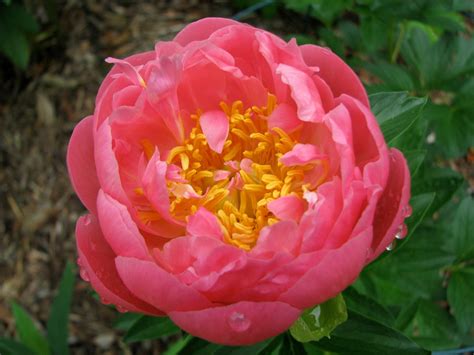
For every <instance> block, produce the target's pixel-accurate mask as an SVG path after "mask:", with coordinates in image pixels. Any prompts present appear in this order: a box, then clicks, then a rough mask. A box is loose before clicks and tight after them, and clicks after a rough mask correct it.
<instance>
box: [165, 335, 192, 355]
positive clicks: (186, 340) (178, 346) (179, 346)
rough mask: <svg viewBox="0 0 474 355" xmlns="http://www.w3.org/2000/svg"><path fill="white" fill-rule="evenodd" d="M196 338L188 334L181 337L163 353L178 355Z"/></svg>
mask: <svg viewBox="0 0 474 355" xmlns="http://www.w3.org/2000/svg"><path fill="white" fill-rule="evenodd" d="M195 339H196V338H194V337H193V336H192V335H189V334H188V335H186V336H184V337H182V338H181V339H179V340H178V341H177V342H175V343H173V344H171V346H170V347H169V348H168V349H167V350H166V351H165V352H164V353H163V355H177V354H179V353H180V351H181V350H183V349H185V348H186V346H188V344H190V343H191V342H192V341H193V340H195Z"/></svg>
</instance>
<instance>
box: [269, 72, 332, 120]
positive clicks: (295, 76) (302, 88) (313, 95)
mask: <svg viewBox="0 0 474 355" xmlns="http://www.w3.org/2000/svg"><path fill="white" fill-rule="evenodd" d="M276 73H277V74H279V75H281V80H282V81H283V82H284V83H285V84H287V85H288V86H289V87H290V91H291V97H292V98H293V100H294V102H295V103H296V107H297V108H298V110H297V112H298V118H299V119H300V120H301V121H306V122H320V121H321V119H322V117H323V116H324V113H325V112H324V109H323V106H322V102H321V97H320V96H319V92H318V90H317V88H316V85H315V84H314V82H313V80H311V77H309V76H308V75H307V74H306V73H304V72H302V71H300V70H298V69H296V68H294V67H291V66H289V65H285V64H280V65H278V67H277V69H276Z"/></svg>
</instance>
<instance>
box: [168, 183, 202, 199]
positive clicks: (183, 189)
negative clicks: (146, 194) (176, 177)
mask: <svg viewBox="0 0 474 355" xmlns="http://www.w3.org/2000/svg"><path fill="white" fill-rule="evenodd" d="M169 192H171V193H172V194H173V195H174V196H176V197H180V198H181V197H184V198H201V197H202V196H201V195H199V194H198V193H197V192H196V191H195V190H194V188H193V187H192V186H191V185H190V184H180V183H177V184H172V186H170V187H169Z"/></svg>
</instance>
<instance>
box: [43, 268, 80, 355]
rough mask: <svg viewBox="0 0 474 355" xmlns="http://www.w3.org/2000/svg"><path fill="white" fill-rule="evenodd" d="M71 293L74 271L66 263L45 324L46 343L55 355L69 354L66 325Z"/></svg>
mask: <svg viewBox="0 0 474 355" xmlns="http://www.w3.org/2000/svg"><path fill="white" fill-rule="evenodd" d="M73 291H74V271H73V267H72V264H71V263H70V262H68V263H67V264H66V267H65V268H64V272H63V275H62V277H61V282H60V283H59V289H58V293H57V295H56V297H55V298H54V301H53V305H52V306H51V312H50V314H49V318H48V324H47V328H48V342H49V344H50V346H51V350H52V353H53V354H55V355H67V354H69V348H68V342H67V339H68V323H69V311H70V309H71V301H72V293H73Z"/></svg>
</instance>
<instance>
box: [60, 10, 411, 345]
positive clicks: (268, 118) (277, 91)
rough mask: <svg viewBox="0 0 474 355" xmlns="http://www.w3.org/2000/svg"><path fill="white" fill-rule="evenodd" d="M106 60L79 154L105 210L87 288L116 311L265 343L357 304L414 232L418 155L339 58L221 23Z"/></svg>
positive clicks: (92, 212) (81, 242)
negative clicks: (339, 301)
mask: <svg viewBox="0 0 474 355" xmlns="http://www.w3.org/2000/svg"><path fill="white" fill-rule="evenodd" d="M107 62H109V63H113V64H115V65H114V67H113V68H112V70H111V71H110V73H109V74H108V75H107V77H106V78H105V80H104V81H103V83H102V85H101V87H100V89H99V92H98V94H97V99H96V108H95V112H94V114H93V115H92V116H88V117H86V118H84V119H83V120H82V121H81V122H80V123H79V124H78V125H77V127H76V128H75V130H74V133H73V135H72V137H71V141H70V143H69V148H68V155H67V162H68V167H69V174H70V176H71V181H72V184H73V186H74V189H75V190H76V192H77V194H78V196H79V198H80V199H81V201H82V202H83V203H84V205H85V206H86V207H87V209H88V210H89V214H88V215H86V216H85V217H81V218H80V219H79V220H78V222H77V228H76V237H77V247H78V253H79V265H80V267H81V275H82V277H83V278H84V279H85V280H87V281H90V283H91V284H92V287H93V288H94V289H95V290H96V291H97V292H98V294H99V295H100V296H101V298H102V300H103V302H104V303H112V304H114V305H116V306H117V308H118V309H119V310H123V311H133V312H142V313H145V314H150V315H157V316H160V315H167V316H169V317H170V318H171V319H172V320H173V321H174V322H175V323H176V324H177V325H178V326H180V327H181V328H182V329H184V330H185V331H187V332H189V333H191V334H192V335H195V336H198V337H201V338H204V339H207V340H209V341H212V342H216V343H222V344H230V345H243V344H251V343H255V342H258V341H261V340H263V339H265V338H268V337H271V336H274V335H277V334H279V333H281V332H283V331H284V330H286V329H287V328H288V327H289V326H290V325H291V324H292V323H293V322H294V321H295V320H296V319H297V318H298V316H299V315H300V314H301V312H302V310H304V309H305V308H308V307H311V306H313V305H316V304H318V303H321V302H324V301H326V300H327V299H329V298H332V297H334V296H335V295H337V294H338V293H340V292H341V291H342V290H344V289H345V288H346V287H347V286H348V285H349V284H351V283H352V282H353V281H354V280H355V279H356V278H357V276H358V274H359V273H360V271H361V270H362V268H363V267H364V265H366V264H367V263H369V262H371V261H372V260H373V259H374V258H376V257H377V256H378V255H379V254H380V253H382V252H383V251H384V250H385V248H387V247H388V246H389V245H390V243H391V242H392V241H393V239H394V237H395V236H396V235H397V233H400V231H401V230H405V229H404V228H403V221H404V218H405V217H406V215H407V209H408V208H409V207H408V200H409V197H410V176H409V172H408V168H407V164H406V162H405V159H404V157H403V155H402V154H401V153H400V152H399V151H398V150H396V149H388V148H387V145H386V143H385V141H384V138H383V136H382V133H381V131H380V128H379V126H378V125H377V122H376V120H375V118H374V116H373V114H372V113H371V111H370V109H369V101H368V99H367V95H366V92H365V90H364V88H363V86H362V84H361V82H360V81H359V79H358V78H357V76H356V74H355V73H354V72H353V71H352V70H351V69H350V68H349V67H348V66H347V65H346V64H345V63H344V62H343V61H342V60H341V59H340V58H338V57H337V56H336V55H335V54H333V53H332V52H331V51H330V50H328V49H325V48H321V47H318V46H314V45H304V46H298V45H297V44H296V42H295V40H291V41H290V42H288V43H286V42H284V41H283V40H282V39H280V38H278V37H276V36H274V35H272V34H271V33H268V32H266V31H263V30H260V29H256V28H254V27H251V26H249V25H244V24H241V23H238V22H235V21H232V20H228V19H220V18H207V19H203V20H200V21H197V22H194V23H192V24H190V25H188V26H187V27H186V28H184V29H183V30H182V31H181V32H180V33H179V34H178V35H177V36H176V37H175V39H174V40H173V41H171V42H159V43H158V44H157V45H156V47H155V50H154V51H150V52H146V53H140V54H137V55H134V56H131V57H128V58H126V59H125V60H119V59H112V58H108V59H107ZM402 233H406V232H402ZM398 236H399V237H400V235H398Z"/></svg>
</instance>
